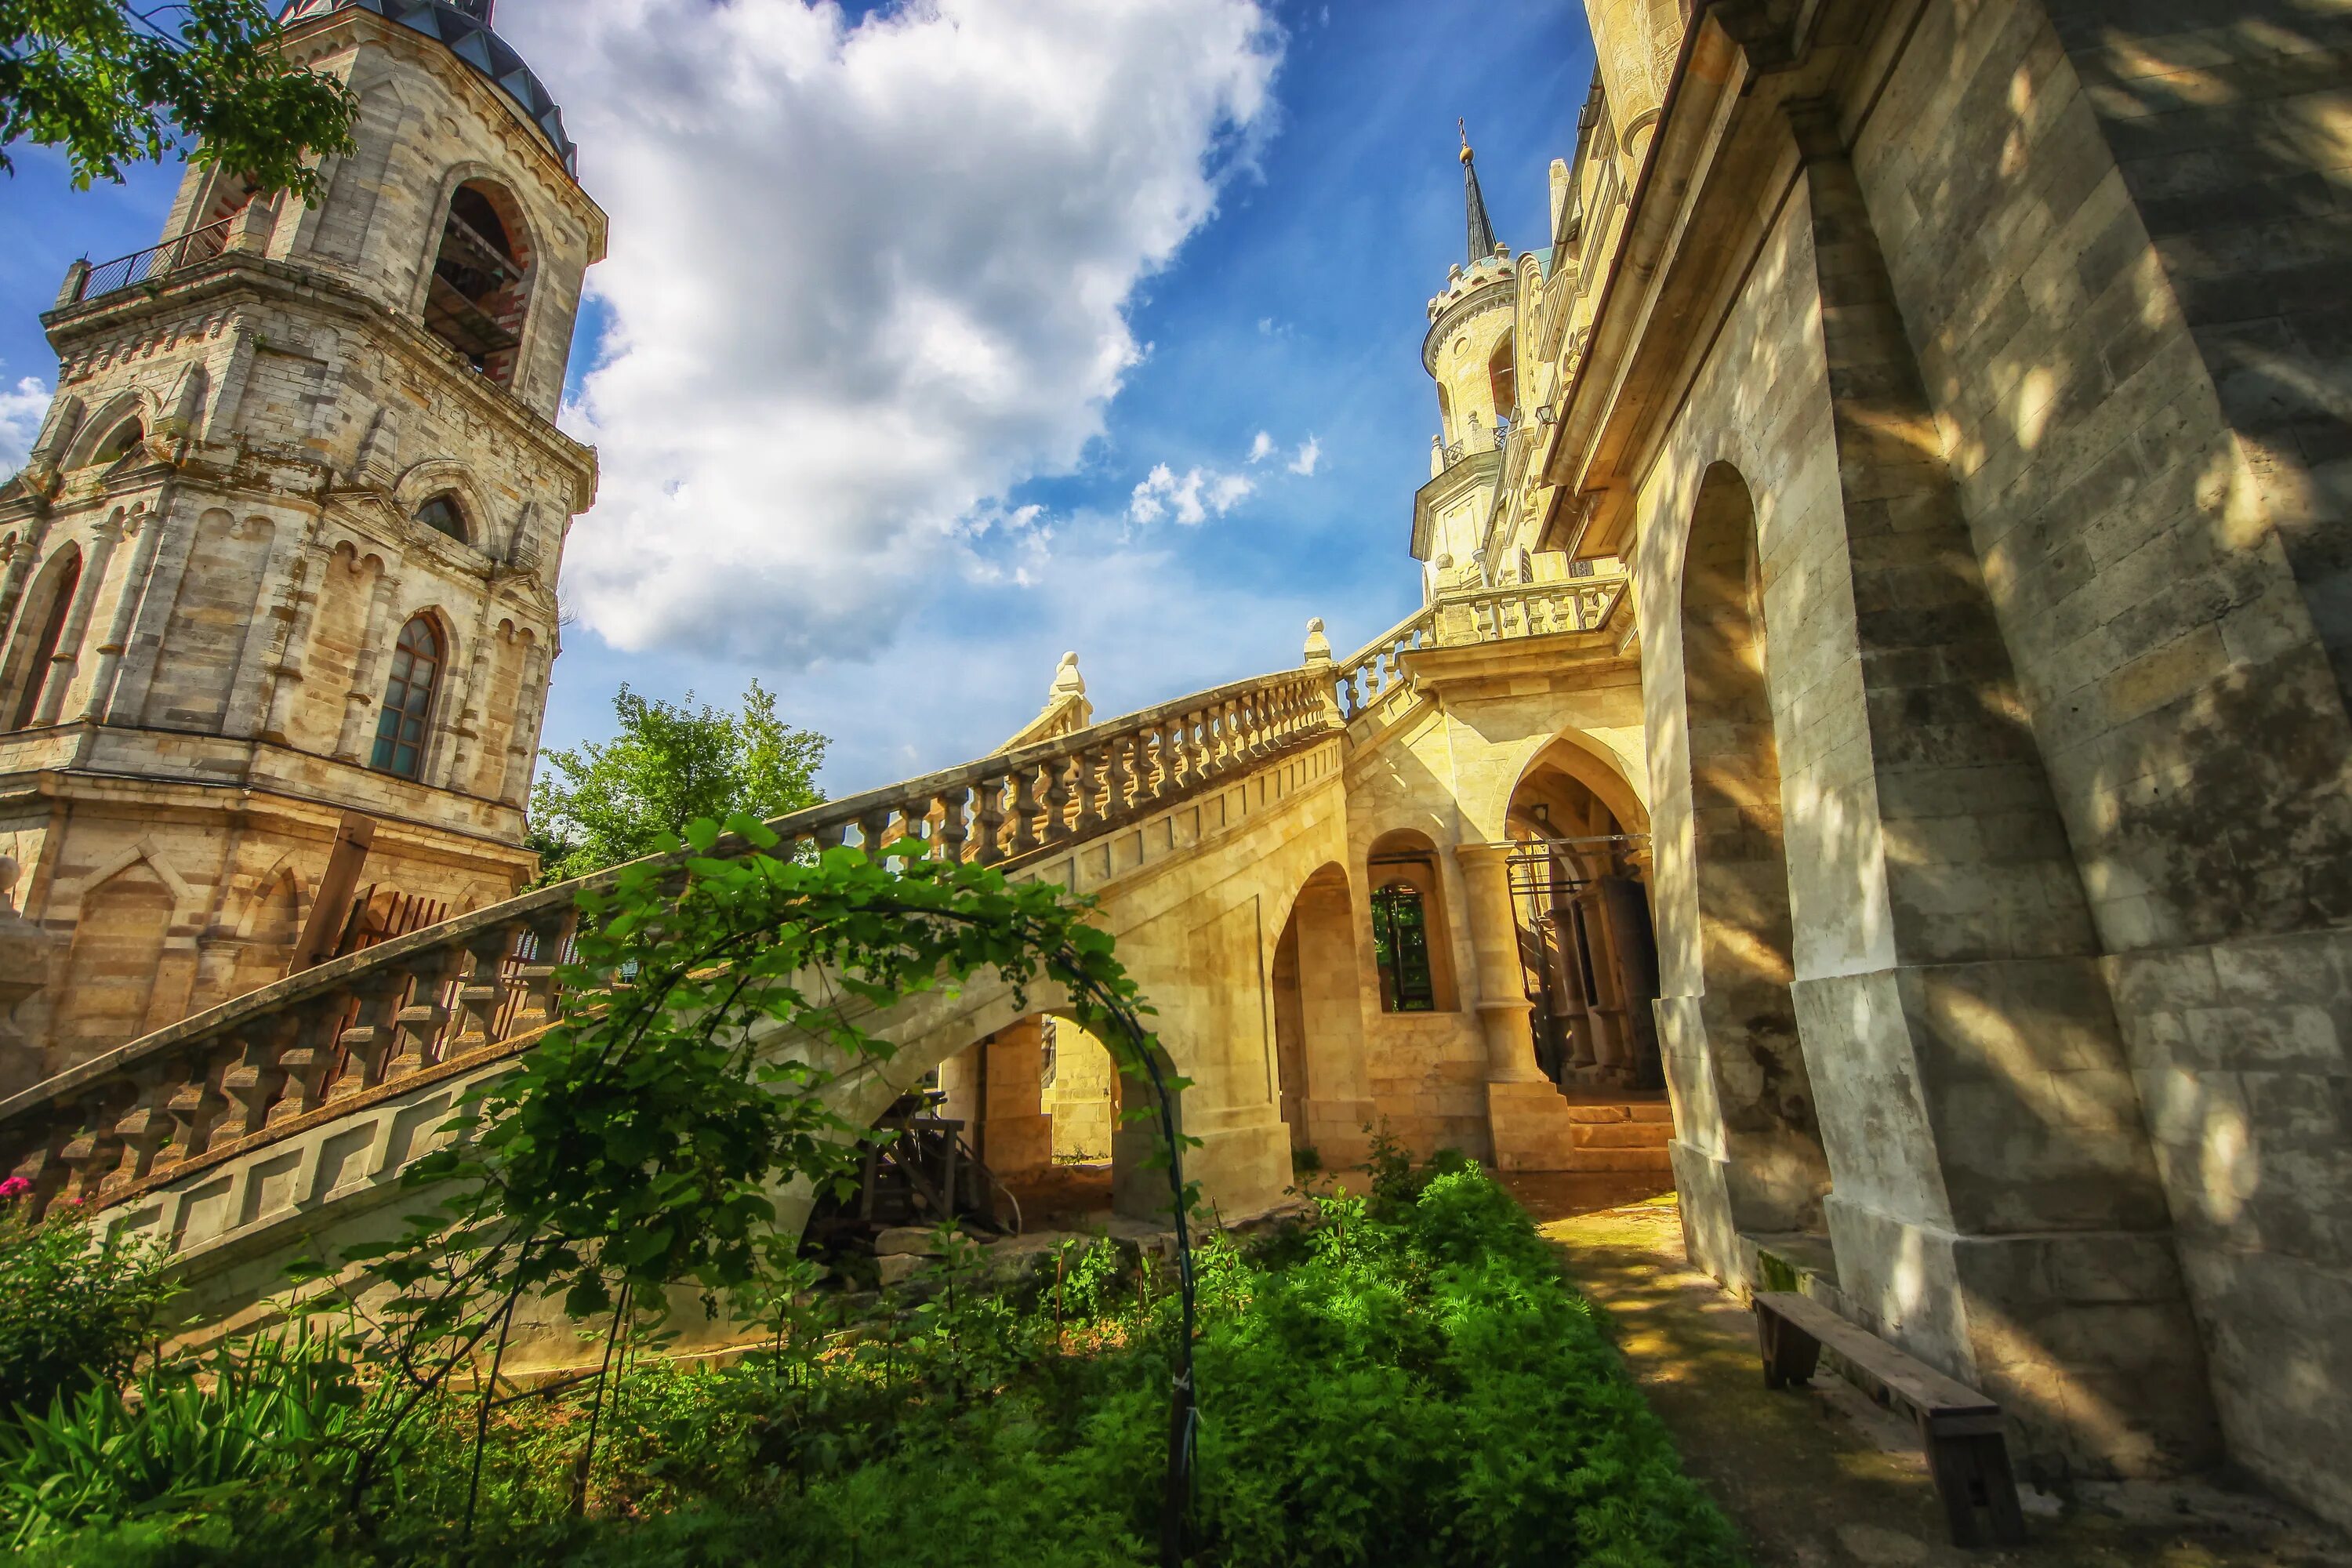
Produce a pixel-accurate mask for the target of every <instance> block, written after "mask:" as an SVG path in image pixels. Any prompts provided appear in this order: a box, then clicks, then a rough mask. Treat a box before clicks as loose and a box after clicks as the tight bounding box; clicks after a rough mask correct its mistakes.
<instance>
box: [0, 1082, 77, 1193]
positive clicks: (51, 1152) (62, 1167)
mask: <svg viewBox="0 0 2352 1568" xmlns="http://www.w3.org/2000/svg"><path fill="white" fill-rule="evenodd" d="M65 1109H66V1110H71V1108H70V1107H67V1108H65ZM78 1131H79V1129H77V1128H76V1127H75V1126H74V1123H73V1121H72V1119H71V1118H70V1117H69V1116H68V1115H66V1114H64V1113H63V1112H61V1111H60V1110H59V1109H58V1108H57V1107H54V1106H52V1107H50V1108H48V1114H47V1119H46V1121H44V1122H43V1124H42V1127H41V1136H40V1137H39V1139H38V1140H37V1141H36V1142H33V1144H32V1145H31V1147H30V1149H29V1150H28V1152H26V1154H25V1155H24V1156H23V1157H22V1158H21V1159H19V1160H18V1161H17V1162H16V1168H15V1169H13V1170H11V1171H10V1172H9V1174H10V1175H12V1176H18V1177H22V1178H23V1179H24V1180H25V1181H26V1182H27V1183H29V1184H31V1186H32V1190H31V1191H30V1192H28V1193H26V1194H25V1198H26V1208H25V1213H26V1217H27V1218H28V1219H38V1218H40V1217H41V1215H44V1214H46V1213H47V1212H48V1207H49V1205H50V1204H51V1203H53V1202H55V1201H56V1199H57V1196H58V1193H59V1192H61V1191H63V1190H64V1187H65V1184H66V1178H67V1177H68V1176H69V1175H71V1174H72V1173H73V1168H72V1167H71V1166H69V1165H68V1164H67V1163H65V1152H66V1149H67V1147H68V1145H69V1144H70V1143H71V1142H73V1140H74V1138H75V1136H76V1134H77V1132H78Z"/></svg>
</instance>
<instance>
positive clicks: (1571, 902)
mask: <svg viewBox="0 0 2352 1568" xmlns="http://www.w3.org/2000/svg"><path fill="white" fill-rule="evenodd" d="M1600 766H1601V764H1600V763H1598V762H1597V761H1595V760H1594V759H1592V758H1591V757H1590V756H1589V754H1587V753H1584V752H1580V750H1579V749H1578V748H1576V747H1575V746H1574V745H1573V744H1571V743H1569V742H1555V743H1554V744H1553V745H1551V746H1549V747H1548V748H1546V749H1545V751H1544V752H1541V753H1539V754H1538V756H1537V758H1536V759H1535V761H1534V762H1532V763H1529V764H1528V769H1527V771H1526V772H1525V773H1522V774H1521V775H1520V778H1519V782H1518V784H1517V788H1515V789H1514V790H1513V792H1512V795H1511V803H1510V807H1509V811H1508V814H1507V830H1508V832H1509V835H1510V837H1511V839H1512V841H1513V843H1515V844H1516V845H1517V846H1519V847H1517V848H1516V849H1514V850H1513V852H1512V855H1511V862H1510V870H1511V902H1512V914H1513V916H1514V918H1515V920H1516V921H1517V927H1518V934H1519V957H1520V962H1521V964H1522V966H1523V968H1524V971H1525V974H1526V981H1527V994H1528V1001H1529V1002H1531V1003H1533V1004H1534V1005H1535V1012H1534V1014H1533V1016H1532V1018H1531V1020H1530V1022H1531V1025H1532V1027H1533V1030H1534V1034H1535V1048H1536V1065H1537V1066H1538V1067H1539V1068H1542V1069H1543V1072H1544V1076H1545V1077H1547V1078H1549V1079H1551V1080H1552V1081H1553V1082H1555V1083H1558V1084H1559V1085H1560V1086H1561V1087H1562V1088H1569V1087H1571V1086H1575V1085H1583V1086H1588V1087H1594V1088H1609V1089H1640V1090H1643V1091H1657V1090H1661V1089H1664V1084H1665V1079H1664V1073H1663V1070H1662V1068H1661V1066H1660V1062H1659V1058H1658V1035H1657V1025H1656V1020H1655V1018H1654V1015H1653V1011H1652V1004H1653V1002H1654V1000H1655V999H1656V997H1657V994H1658V954H1657V941H1656V937H1655V935H1654V930H1653V927H1652V924H1651V911H1650V898H1649V888H1648V885H1647V876H1648V868H1649V860H1650V853H1649V835H1648V833H1647V831H1646V829H1647V826H1648V824H1647V819H1646V818H1645V817H1640V816H1636V819H1635V821H1633V822H1628V821H1625V820H1623V819H1622V817H1621V816H1619V815H1618V813H1619V811H1621V810H1628V804H1629V800H1630V792H1625V791H1618V790H1609V791H1606V792H1605V793H1606V794H1608V795H1611V796H1612V797H1614V798H1615V799H1616V800H1617V801H1618V805H1617V806H1616V807H1615V808H1613V809H1612V805H1610V803H1609V801H1608V800H1606V799H1604V798H1603V793H1602V792H1596V791H1595V790H1594V788H1593V787H1592V786H1591V784H1590V783H1588V782H1587V780H1588V778H1589V777H1590V775H1591V773H1592V771H1593V770H1594V769H1596V768H1598V767H1600ZM1632 805H1633V807H1634V809H1635V810H1637V809H1638V803H1632ZM1628 815H1633V811H1628Z"/></svg>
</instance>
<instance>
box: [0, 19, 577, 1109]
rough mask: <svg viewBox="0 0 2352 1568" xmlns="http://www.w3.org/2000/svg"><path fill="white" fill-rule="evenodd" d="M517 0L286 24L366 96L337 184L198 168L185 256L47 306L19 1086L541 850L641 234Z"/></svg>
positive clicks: (8, 763) (332, 173) (446, 904)
mask: <svg viewBox="0 0 2352 1568" xmlns="http://www.w3.org/2000/svg"><path fill="white" fill-rule="evenodd" d="M491 3H492V0H290V3H289V4H288V5H286V6H285V8H284V10H283V12H282V14H281V21H282V23H283V31H282V33H281V34H280V36H279V38H278V47H280V48H281V49H282V50H284V51H285V53H286V54H287V55H289V57H291V58H294V59H295V60H297V61H299V62H300V63H301V64H303V65H305V66H308V67H309V68H311V69H313V70H316V71H319V72H320V73H322V74H324V75H327V76H330V77H332V78H335V79H339V80H341V81H343V82H344V83H346V84H347V85H348V86H349V87H350V88H351V89H352V92H353V94H354V95H355V96H356V97H357V98H358V100H359V104H360V109H359V115H358V119H357V121H356V122H355V124H354V127H353V135H354V138H355V140H356V141H357V142H358V147H357V150H356V152H354V153H352V154H351V155H350V156H348V157H343V158H339V159H335V160H332V161H331V163H330V164H329V166H328V167H327V168H325V169H324V170H323V171H322V172H323V174H324V175H325V189H326V195H325V196H324V198H323V199H322V200H321V201H320V204H319V205H317V206H315V207H305V206H304V205H302V204H301V203H299V201H294V200H291V199H286V198H280V197H276V196H272V195H268V194H263V193H256V192H255V191H253V190H252V189H251V187H250V186H249V184H247V182H246V181H245V180H243V179H242V178H240V177H239V176H238V175H237V174H235V173H234V172H231V171H226V170H207V169H200V168H195V167H193V166H192V167H191V168H190V170H189V172H188V174H187V177H186V179H185V180H184V182H183V184H182V185H181V188H180V193H179V197H178V200H177V202H176V204H175V205H174V206H173V211H172V215H171V217H170V219H169V221H168V222H167V224H166V225H165V227H164V231H163V243H162V244H161V245H159V246H157V247H154V248H152V249H150V250H146V251H142V252H140V253H138V254H136V255H133V256H129V257H124V258H120V259H117V260H114V261H110V262H106V263H104V264H101V265H99V266H95V267H93V266H90V265H89V264H87V263H79V262H78V263H76V264H75V265H74V267H73V268H70V269H69V270H68V274H67V276H66V279H65V285H64V288H63V289H62V290H61V291H60V293H59V295H58V302H57V306H56V308H55V309H54V310H51V311H50V312H48V313H47V315H45V316H44V317H43V318H42V321H43V323H44V325H45V326H46V327H47V331H48V336H49V341H50V342H51V344H52V345H53V346H54V347H55V348H56V350H57V353H58V390H57V397H56V400H55V402H54V403H53V404H52V405H51V406H50V409H49V411H48V415H47V419H46V421H45V422H44V425H43V426H42V430H41V433H40V436H39V437H38V440H37V443H36V446H35V448H34V451H33V453H32V456H31V458H30V459H29V461H28V462H27V464H26V468H25V469H24V471H23V472H22V473H21V474H19V475H18V476H17V477H16V479H13V480H11V481H10V482H9V483H8V484H7V485H6V486H5V488H0V560H5V567H0V851H5V854H6V855H8V856H9V857H10V858H13V860H14V861H15V863H16V868H17V869H16V885H15V889H14V899H15V902H16V904H17V905H18V906H19V909H18V910H17V912H16V914H15V915H13V916H11V915H8V914H5V912H0V921H14V922H15V923H12V924H7V925H6V926H5V930H6V931H7V936H6V943H5V945H6V946H8V947H10V948H12V949H15V950H20V951H23V952H26V953H27V954H29V955H30V956H29V959H28V962H26V963H0V968H5V969H6V970H7V971H8V973H6V974H5V975H0V1020H6V1019H8V1018H9V1017H10V1014H11V1011H13V1028H12V1029H11V1030H10V1033H8V1034H6V1035H0V1093H5V1092H8V1091H10V1090H13V1089H17V1088H21V1087H23V1086H24V1085H26V1084H27V1083H30V1082H32V1081H35V1080H37V1079H40V1078H42V1077H44V1076H47V1075H48V1074H51V1073H55V1072H58V1071H59V1070H62V1069H64V1068H68V1067H70V1066H72V1065H74V1064H76V1063H78V1062H80V1061H83V1060H86V1059H88V1058H90V1057H92V1056H95V1055H97V1054H99V1053H100V1052H103V1051H105V1050H107V1049H110V1048H111V1047H115V1046H119V1045H121V1044H122V1043H123V1042H125V1041H127V1040H131V1039H133V1038H136V1037H139V1036H140V1035H142V1034H144V1033H147V1032H149V1031H151V1030H153V1029H156V1028H160V1027H163V1026H166V1025H168V1024H171V1023H173V1021H175V1020H177V1019H179V1018H182V1017H184V1016H188V1015H190V1014H192V1013H194V1012H197V1011H200V1010H202V1009H204V1008H205V1007H208V1006H211V1005H214V1004H215V1003H218V1002H221V1001H223V1000H226V998H228V997H230V996H233V995H236V994H241V993H243V992H246V991H248V990H251V989H253V988H255V987H257V986H258V985H262V984H268V982H270V981H272V980H274V979H276V978H278V976H279V975H280V974H281V973H284V972H285V970H286V968H287V966H288V964H289V961H290V960H292V959H293V957H294V955H295V952H296V947H297V942H298V938H299V942H300V947H301V951H302V953H303V956H304V957H305V958H307V957H310V956H314V955H315V954H316V953H317V952H322V951H327V950H331V947H332V946H333V944H334V943H335V942H337V941H338V940H341V939H342V938H343V936H344V934H345V931H346V929H347V913H348V915H349V922H348V925H349V929H352V930H356V929H358V928H359V927H360V926H361V925H362V924H364V923H365V916H366V908H365V907H363V908H362V909H360V910H352V909H351V907H350V906H351V905H352V896H353V894H354V893H359V894H361V895H362V897H364V896H365V895H366V893H367V892H368V890H370V889H373V893H374V898H373V906H372V907H373V909H374V910H375V911H376V913H377V914H378V916H383V915H384V914H386V913H389V914H390V916H391V918H393V919H394V920H396V921H412V922H413V921H417V920H420V919H424V918H429V917H431V916H433V915H436V914H441V913H448V914H455V913H459V912H462V911H463V910H467V909H468V908H472V907H476V906H478V905H481V904H486V903H489V902H492V901H494V900H499V899H502V898H505V897H507V896H509V894H511V893H512V892H514V891H516V890H518V889H520V887H521V886H522V885H523V883H524V882H525V881H526V880H527V879H529V878H530V875H531V874H532V871H533V860H532V857H531V856H530V854H529V852H527V851H526V850H524V849H523V847H522V837H523V806H524V804H525V795H526V792H527V790H528V788H529V785H530V773H531V767H532V763H533V761H534V758H535V755H536V752H537V747H538V737H539V726H540V717H541V709H542V706H543V703H544V700H545V697H546V690H547V681H548V667H549V664H550V662H551V660H552V658H554V655H555V652H556V644H557V635H558V621H557V610H556V599H555V585H556V574H557V569H558V566H559V563H561V561H562V552H563V542H564V536H565V533H566V531H567V530H568V529H569V528H570V526H571V521H572V518H573V517H574V516H575V515H577V514H578V513H580V512H582V511H584V510H587V508H588V505H589V503H590V501H591V500H592V499H593V495H594V492H595V480H596V467H595V455H594V453H593V451H591V450H590V449H589V448H587V447H583V446H581V445H579V444H578V443H576V442H574V441H572V440H571V439H570V438H568V437H565V436H564V435H562V433H561V432H559V431H558V430H557V429H556V427H555V424H554V417H555V414H556V411H557V407H558V405H559V403H560V400H561V398H562V389H563V380H564V371H565V365H566V362H567V359H568V356H569V353H570V349H571V341H572V321H573V317H574V315H575V313H576V311H577V309H578V305H579V300H580V293H581V287H582V279H583V273H584V272H585V271H586V269H587V268H588V267H589V266H590V265H591V264H592V263H593V262H595V261H597V260H598V259H600V258H602V256H603V254H604V237H605V221H604V214H603V213H602V212H600V211H599V210H598V209H597V207H596V205H595V204H594V203H593V202H592V201H590V200H589V198H588V196H587V195H586V194H585V193H584V192H583V191H582V189H581V187H580V184H579V182H578V179H577V175H576V165H575V162H574V156H573V149H572V143H571V142H570V140H569V139H568V138H567V137H566V136H565V134H564V130H563V120H562V114H561V112H560V111H559V110H557V108H556V106H555V105H554V104H553V103H552V102H551V100H549V98H548V95H547V93H546V91H545V90H544V89H542V88H541V85H540V82H539V80H538V79H537V78H536V77H534V76H533V75H532V74H531V72H530V68H529V67H528V66H526V65H525V64H524V63H523V61H522V60H521V58H520V57H518V56H517V55H516V53H515V52H514V50H513V49H512V48H510V47H508V46H507V45H506V44H505V43H504V42H503V41H502V40H500V39H499V37H498V35H497V34H496V33H495V32H493V31H492V30H491V20H492V17H491ZM331 863H332V866H333V869H332V871H330V866H331ZM0 876H5V868H0ZM322 884H323V887H324V907H323V908H321V907H320V906H321V899H322ZM314 917H315V918H314ZM0 956H5V955H0ZM0 1027H5V1025H0Z"/></svg>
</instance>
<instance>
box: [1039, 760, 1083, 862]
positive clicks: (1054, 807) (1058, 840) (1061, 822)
mask: <svg viewBox="0 0 2352 1568" xmlns="http://www.w3.org/2000/svg"><path fill="white" fill-rule="evenodd" d="M1077 764H1078V759H1077V758H1076V757H1075V756H1059V757H1049V758H1047V759H1046V761H1045V842H1046V843H1048V844H1066V843H1068V842H1069V841H1070V834H1071V828H1070V793H1071V792H1070V774H1071V773H1072V771H1073V770H1074V769H1075V768H1076V766H1077Z"/></svg>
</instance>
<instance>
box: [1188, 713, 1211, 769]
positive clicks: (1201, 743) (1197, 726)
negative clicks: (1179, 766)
mask: <svg viewBox="0 0 2352 1568" xmlns="http://www.w3.org/2000/svg"><path fill="white" fill-rule="evenodd" d="M1210 723H1211V713H1210V710H1208V709H1205V708H1203V709H1202V710H1200V711H1199V712H1198V713H1188V714H1186V715H1185V716H1184V739H1185V740H1186V741H1187V742H1190V745H1189V748H1188V754H1187V759H1186V760H1187V763H1188V766H1187V769H1186V772H1185V774H1184V782H1185V783H1186V784H1200V783H1202V781H1204V780H1205V779H1207V778H1208V776H1209V741H1210V734H1209V726H1210Z"/></svg>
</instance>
